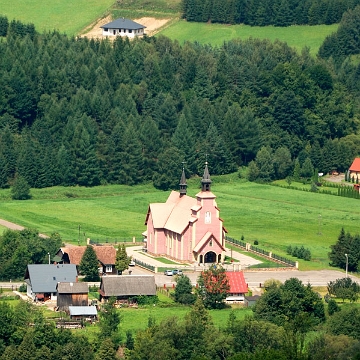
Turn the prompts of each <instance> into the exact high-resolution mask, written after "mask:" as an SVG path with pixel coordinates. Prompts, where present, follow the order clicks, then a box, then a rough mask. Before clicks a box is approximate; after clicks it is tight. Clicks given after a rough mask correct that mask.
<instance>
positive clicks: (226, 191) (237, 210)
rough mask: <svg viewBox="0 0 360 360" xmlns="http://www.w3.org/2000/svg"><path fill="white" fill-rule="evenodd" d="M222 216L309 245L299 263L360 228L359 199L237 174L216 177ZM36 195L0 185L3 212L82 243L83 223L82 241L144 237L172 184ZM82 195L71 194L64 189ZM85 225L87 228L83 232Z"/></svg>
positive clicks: (257, 236) (235, 226) (235, 232)
mask: <svg viewBox="0 0 360 360" xmlns="http://www.w3.org/2000/svg"><path fill="white" fill-rule="evenodd" d="M212 180H213V184H212V191H213V192H214V194H215V195H216V196H217V203H218V206H219V208H220V210H221V213H220V214H221V218H222V219H223V220H224V225H225V227H226V229H227V230H228V235H229V236H231V237H233V238H236V239H240V238H241V236H242V235H243V236H244V238H245V241H247V242H250V243H253V242H254V240H258V242H259V245H258V246H259V247H260V248H262V249H264V250H268V251H273V252H275V253H277V254H278V255H283V256H287V255H286V248H287V246H288V245H289V244H291V245H293V246H295V245H297V246H301V245H304V246H305V247H306V248H309V249H310V250H311V254H312V258H313V260H312V261H311V262H305V261H300V268H301V269H303V270H305V269H321V268H327V267H328V258H327V254H328V252H329V250H330V248H329V246H330V245H331V244H334V243H335V242H336V240H337V237H338V235H339V233H340V229H341V227H344V228H345V231H349V232H351V233H352V234H355V233H359V223H360V208H359V201H358V200H356V199H349V198H343V197H338V196H332V195H325V194H316V193H311V192H305V191H298V190H293V189H286V188H281V187H276V186H270V185H259V184H255V183H250V182H246V181H244V180H241V179H239V178H238V177H237V175H236V174H232V175H228V176H223V177H212ZM188 185H189V186H188V194H189V195H191V196H194V195H195V194H196V193H197V191H198V186H199V179H195V180H194V179H193V180H190V181H189V182H188ZM32 194H33V199H32V200H28V201H12V200H9V198H8V196H9V191H8V190H1V191H0V202H1V208H0V218H3V219H6V220H9V221H12V222H15V223H18V224H20V225H23V226H25V227H33V228H37V229H38V230H39V231H40V232H43V233H46V234H51V233H52V232H59V233H60V235H61V236H62V238H63V240H64V241H66V242H73V243H77V241H78V236H79V225H81V236H80V241H81V244H83V243H84V239H85V238H87V237H90V238H91V239H93V240H101V241H102V242H106V241H105V240H106V239H109V241H110V240H111V241H114V239H117V240H118V241H121V239H128V240H130V239H131V238H132V237H133V236H135V237H136V238H137V239H138V240H140V239H141V233H142V232H143V231H144V230H145V225H144V222H145V216H146V213H147V209H148V205H149V203H152V202H164V201H165V200H166V198H167V196H168V195H169V192H162V191H158V190H156V189H154V188H153V187H152V186H151V185H141V186H135V187H128V186H123V185H113V186H99V187H95V188H82V187H74V188H61V187H55V188H51V189H37V190H32ZM69 194H70V195H71V196H77V197H72V198H67V196H69ZM84 232H85V236H84V235H83V233H84Z"/></svg>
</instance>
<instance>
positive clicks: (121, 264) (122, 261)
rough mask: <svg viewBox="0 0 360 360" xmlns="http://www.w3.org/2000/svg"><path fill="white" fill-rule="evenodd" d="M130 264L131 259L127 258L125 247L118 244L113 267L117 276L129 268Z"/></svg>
mask: <svg viewBox="0 0 360 360" xmlns="http://www.w3.org/2000/svg"><path fill="white" fill-rule="evenodd" d="M130 262H131V257H130V256H127V253H126V248H125V245H124V244H122V245H120V244H119V246H118V249H117V252H116V260H115V267H116V269H117V271H118V273H119V275H122V272H123V271H124V270H127V269H128V268H129V264H130Z"/></svg>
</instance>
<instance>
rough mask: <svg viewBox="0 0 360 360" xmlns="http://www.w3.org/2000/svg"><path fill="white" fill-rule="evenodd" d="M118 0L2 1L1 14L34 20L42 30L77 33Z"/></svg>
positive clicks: (38, 29) (11, 17)
mask: <svg viewBox="0 0 360 360" xmlns="http://www.w3.org/2000/svg"><path fill="white" fill-rule="evenodd" d="M113 3H114V0H76V1H73V0H51V1H50V0H32V1H28V0H12V1H8V0H0V9H1V10H0V13H1V14H2V15H6V16H7V17H8V19H9V20H10V21H11V20H13V19H16V20H20V21H22V22H24V23H33V24H34V25H35V28H36V30H37V31H39V32H43V31H52V30H53V29H56V30H59V31H60V32H63V33H66V34H68V35H70V36H72V35H76V34H78V33H79V32H80V30H82V29H83V28H84V27H86V26H88V25H89V24H91V23H92V22H94V21H95V20H96V19H97V18H99V17H100V16H102V15H103V14H105V13H106V12H107V11H108V9H109V8H110V7H111V5H112V4H113Z"/></svg>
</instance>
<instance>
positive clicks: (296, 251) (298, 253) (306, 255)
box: [286, 245, 311, 261]
mask: <svg viewBox="0 0 360 360" xmlns="http://www.w3.org/2000/svg"><path fill="white" fill-rule="evenodd" d="M286 252H287V253H288V254H289V255H292V256H295V257H297V258H299V259H304V260H306V261H310V260H311V252H310V250H309V249H305V248H304V246H303V245H301V247H300V248H299V247H297V246H294V247H292V246H291V245H289V246H288V247H287V249H286Z"/></svg>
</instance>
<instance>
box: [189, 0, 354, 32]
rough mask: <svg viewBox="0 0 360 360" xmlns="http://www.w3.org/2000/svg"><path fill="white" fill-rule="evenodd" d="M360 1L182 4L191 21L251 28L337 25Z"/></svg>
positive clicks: (194, 0) (199, 0)
mask: <svg viewBox="0 0 360 360" xmlns="http://www.w3.org/2000/svg"><path fill="white" fill-rule="evenodd" d="M357 5H360V1H359V0H227V1H222V0H182V12H183V17H184V18H185V19H186V20H188V21H197V22H209V21H210V22H213V23H224V24H247V25H251V26H267V25H274V26H290V25H320V24H327V25H330V24H334V23H338V22H340V20H341V17H342V15H343V13H344V12H345V11H347V10H350V9H354V8H355V7H356V6H357Z"/></svg>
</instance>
